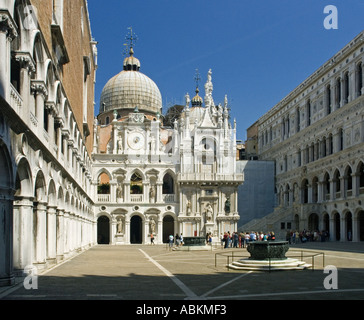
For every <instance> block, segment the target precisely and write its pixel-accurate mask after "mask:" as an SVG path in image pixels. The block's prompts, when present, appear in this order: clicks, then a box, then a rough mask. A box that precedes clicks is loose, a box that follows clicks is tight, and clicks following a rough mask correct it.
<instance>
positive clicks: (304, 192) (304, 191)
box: [301, 179, 308, 203]
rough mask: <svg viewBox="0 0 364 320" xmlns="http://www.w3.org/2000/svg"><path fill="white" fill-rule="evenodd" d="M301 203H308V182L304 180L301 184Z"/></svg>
mask: <svg viewBox="0 0 364 320" xmlns="http://www.w3.org/2000/svg"><path fill="white" fill-rule="evenodd" d="M301 192H302V197H301V199H302V203H308V180H307V179H304V180H303V181H302V184H301Z"/></svg>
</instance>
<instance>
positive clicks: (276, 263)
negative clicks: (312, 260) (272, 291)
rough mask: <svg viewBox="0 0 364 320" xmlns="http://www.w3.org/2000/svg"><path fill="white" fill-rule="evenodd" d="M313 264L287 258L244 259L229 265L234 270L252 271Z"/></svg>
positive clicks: (294, 268)
mask: <svg viewBox="0 0 364 320" xmlns="http://www.w3.org/2000/svg"><path fill="white" fill-rule="evenodd" d="M311 266H312V265H310V264H308V263H306V262H304V261H300V260H298V259H293V258H287V259H285V260H271V261H268V260H250V259H242V260H238V261H235V262H233V263H231V264H229V265H228V268H229V269H233V270H251V271H283V270H304V269H307V268H310V267H311Z"/></svg>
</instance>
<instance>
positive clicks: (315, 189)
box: [312, 177, 319, 203]
mask: <svg viewBox="0 0 364 320" xmlns="http://www.w3.org/2000/svg"><path fill="white" fill-rule="evenodd" d="M318 188H319V185H318V178H317V177H314V178H313V180H312V203H317V201H318Z"/></svg>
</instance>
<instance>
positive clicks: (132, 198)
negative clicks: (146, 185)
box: [130, 194, 143, 202]
mask: <svg viewBox="0 0 364 320" xmlns="http://www.w3.org/2000/svg"><path fill="white" fill-rule="evenodd" d="M130 202H143V195H142V194H132V195H130Z"/></svg>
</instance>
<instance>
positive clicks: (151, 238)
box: [150, 233, 154, 245]
mask: <svg viewBox="0 0 364 320" xmlns="http://www.w3.org/2000/svg"><path fill="white" fill-rule="evenodd" d="M150 244H151V245H154V235H153V233H151V234H150Z"/></svg>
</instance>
